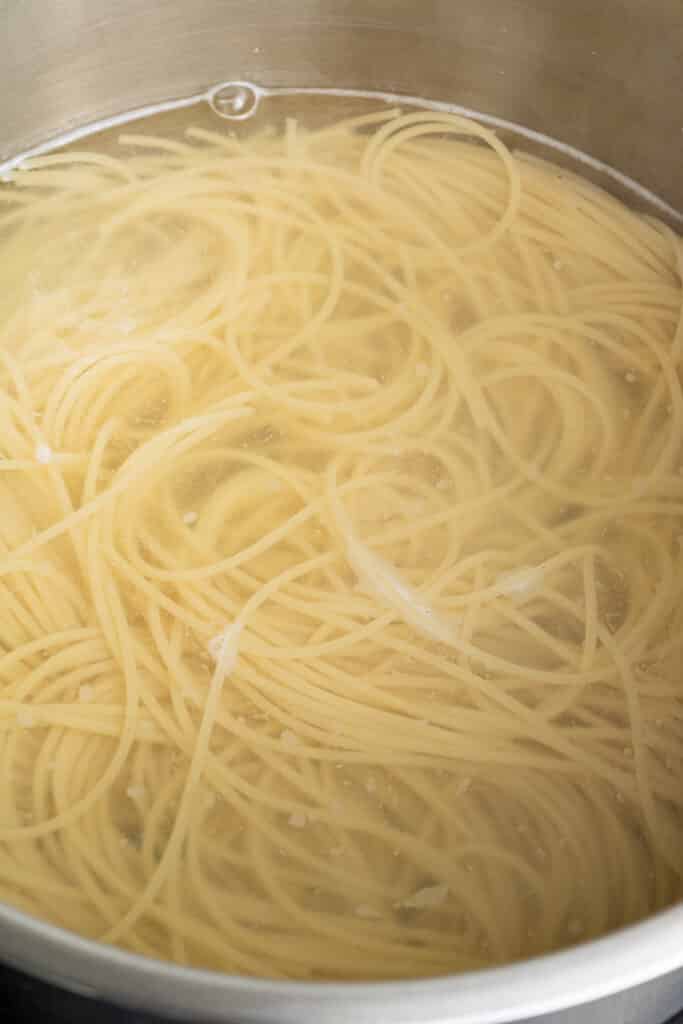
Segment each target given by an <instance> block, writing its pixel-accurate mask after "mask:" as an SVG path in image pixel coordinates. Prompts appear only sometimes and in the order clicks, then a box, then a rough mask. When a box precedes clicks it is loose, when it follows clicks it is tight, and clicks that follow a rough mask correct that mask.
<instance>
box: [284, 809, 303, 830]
mask: <svg viewBox="0 0 683 1024" xmlns="http://www.w3.org/2000/svg"><path fill="white" fill-rule="evenodd" d="M307 823H308V818H307V817H306V815H305V814H304V813H303V812H302V811H295V812H294V814H290V816H289V818H288V819H287V824H288V825H291V826H292V828H305V827H306V824H307Z"/></svg>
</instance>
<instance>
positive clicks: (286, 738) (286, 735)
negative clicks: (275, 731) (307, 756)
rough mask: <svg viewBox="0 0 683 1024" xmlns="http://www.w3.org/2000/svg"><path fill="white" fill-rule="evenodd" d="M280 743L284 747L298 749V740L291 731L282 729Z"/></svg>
mask: <svg viewBox="0 0 683 1024" xmlns="http://www.w3.org/2000/svg"><path fill="white" fill-rule="evenodd" d="M280 743H282V745H283V746H284V747H298V746H299V745H300V740H299V737H298V736H297V735H296V734H295V733H293V732H292V730H291V729H283V730H282V732H281V733H280Z"/></svg>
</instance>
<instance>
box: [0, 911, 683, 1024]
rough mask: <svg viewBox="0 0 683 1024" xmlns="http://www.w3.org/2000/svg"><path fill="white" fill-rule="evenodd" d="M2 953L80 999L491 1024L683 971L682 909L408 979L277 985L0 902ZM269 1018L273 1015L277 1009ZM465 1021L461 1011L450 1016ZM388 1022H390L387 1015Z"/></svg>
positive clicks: (265, 1016) (283, 1017) (216, 1016)
mask: <svg viewBox="0 0 683 1024" xmlns="http://www.w3.org/2000/svg"><path fill="white" fill-rule="evenodd" d="M0 958H2V959H5V960H6V961H7V962H9V963H11V964H12V965H13V966H15V967H17V968H19V969H22V970H25V971H27V972H28V973H30V974H33V975H36V976H39V977H43V978H45V979H46V980H49V981H51V982H54V983H55V984H58V985H61V986H62V987H64V988H66V989H69V990H71V991H75V992H78V993H80V994H84V995H88V996H91V997H95V998H100V999H104V1000H107V1001H109V1002H112V1003H114V1004H118V1005H127V1006H130V1007H135V1008H136V1009H141V1010H145V1009H147V1010H155V1011H157V1012H159V1011H163V1012H165V1013H171V1014H172V1015H177V1016H181V1015H182V1014H184V1013H188V1012H191V1013H193V1014H196V1013H197V1012H199V1013H201V1014H202V1015H203V1019H206V1020H207V1021H208V1020H216V1021H219V1020H226V1019H227V1018H226V1016H225V1013H226V1012H228V1013H230V1014H232V1013H234V1012H239V1013H240V1014H242V1016H244V1014H245V1013H246V1014H248V1015H249V1016H250V1018H251V1019H253V1020H257V1019H258V1020H263V1021H270V1020H275V1019H278V1020H280V1021H295V1020H297V1019H300V1016H299V1015H300V1013H301V1012H302V1011H305V1010H306V1009H312V1008H314V1007H315V1008H316V1010H317V1011H318V1017H317V1019H318V1020H319V1021H321V1022H322V1021H337V1020H348V1019H351V1018H349V1017H348V1014H349V1011H351V1010H353V1011H354V1016H353V1018H352V1019H354V1021H356V1022H360V1021H364V1020H366V1019H367V1020H368V1021H377V1020H378V1017H377V1011H378V1010H380V1009H381V1010H382V1012H383V1013H387V1011H391V1012H398V1013H400V1015H401V1018H402V1019H403V1020H405V1021H420V1020H430V1021H437V1020H439V1019H440V1020H442V1021H444V1024H445V1016H446V1015H447V1016H448V1020H449V1021H451V1022H452V1024H455V1022H456V1021H457V1024H480V1022H483V1021H484V1020H485V1021H486V1022H487V1024H496V1022H502V1021H504V1020H505V1021H515V1020H519V1019H520V1018H526V1017H529V1016H535V1015H539V1014H542V1013H548V1012H552V1011H557V1010H562V1009H565V1008H566V1007H568V1006H572V1005H578V1004H582V1003H589V1002H593V1001H595V1000H598V999H601V998H604V997H607V996H610V995H613V994H614V993H615V992H618V991H620V990H625V989H630V988H633V987H635V986H637V985H639V984H642V983H644V982H647V981H651V980H653V979H655V978H657V977H660V976H661V975H664V974H667V973H668V972H670V971H673V970H675V969H676V968H680V967H681V966H683V904H678V905H675V906H674V907H671V908H669V909H668V910H664V911H661V912H660V913H658V914H656V915H654V916H653V917H650V918H647V919H645V920H644V921H642V922H639V923H638V924H634V925H629V926H627V927H625V928H622V929H620V930H618V931H615V932H612V933H610V934H608V935H606V936H604V937H602V938H598V939H594V940H591V941H589V942H585V943H582V944H579V945H577V946H574V947H572V948H570V949H565V950H562V951H559V952H555V953H549V954H546V955H544V956H539V957H535V958H533V959H530V960H523V961H520V962H518V963H513V964H509V965H505V966H501V967H493V968H486V969H483V970H480V971H474V972H465V973H462V974H456V975H447V976H445V977H442V978H429V979H418V980H403V981H372V982H354V981H348V982H344V981H342V982H327V981H312V982H304V981H281V980H270V979H260V978H251V977H246V976H240V975H229V974H221V973H219V972H215V971H210V970H205V969H200V968H194V967H183V966H179V965H175V964H172V963H167V962H164V961H160V960H155V959H152V958H150V957H145V956H142V955H139V954H136V953H129V952H127V951H125V950H121V949H118V948H115V947H113V946H107V945H105V944H103V943H101V942H98V941H96V940H92V939H85V938H82V937H80V936H79V935H77V934H75V933H73V932H69V931H66V930H65V929H62V928H60V927H57V926H55V925H52V924H49V923H46V922H43V921H40V920H38V919H37V918H33V917H31V916H30V915H28V914H26V913H24V912H23V911H20V910H17V909H15V908H13V907H10V906H8V905H6V904H0ZM270 1011H272V1013H271V1012H270ZM454 1013H455V1014H457V1016H455V1017H454V1016H453V1014H454ZM387 1019H389V1018H388V1017H387Z"/></svg>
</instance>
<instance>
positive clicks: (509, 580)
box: [495, 566, 543, 594]
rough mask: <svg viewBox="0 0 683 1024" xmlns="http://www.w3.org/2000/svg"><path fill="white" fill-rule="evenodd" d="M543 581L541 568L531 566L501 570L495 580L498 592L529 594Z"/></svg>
mask: <svg viewBox="0 0 683 1024" xmlns="http://www.w3.org/2000/svg"><path fill="white" fill-rule="evenodd" d="M542 583H543V570H542V569H540V568H538V567H536V568H534V567H533V566H529V567H527V568H523V569H515V570H514V571H513V572H502V573H501V574H500V576H499V577H498V579H497V580H496V582H495V587H496V590H497V591H498V592H499V593H500V594H529V593H531V592H532V591H534V590H537V589H538V588H539V587H540V586H541V584H542Z"/></svg>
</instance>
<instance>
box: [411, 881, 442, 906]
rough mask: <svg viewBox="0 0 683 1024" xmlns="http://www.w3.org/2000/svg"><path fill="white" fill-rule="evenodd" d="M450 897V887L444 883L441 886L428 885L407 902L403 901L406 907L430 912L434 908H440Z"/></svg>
mask: <svg viewBox="0 0 683 1024" xmlns="http://www.w3.org/2000/svg"><path fill="white" fill-rule="evenodd" d="M447 896H448V886H447V885H445V884H444V883H440V884H439V885H426V886H424V888H422V889H418V890H417V892H415V893H413V895H412V896H410V897H409V898H408V899H407V900H404V901H403V906H404V907H411V908H413V909H415V910H428V909H430V908H432V907H440V906H441V904H442V903H444V902H445V900H446V898H447Z"/></svg>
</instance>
